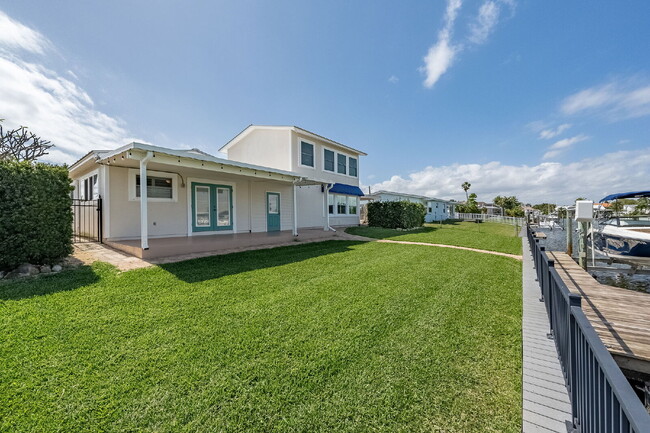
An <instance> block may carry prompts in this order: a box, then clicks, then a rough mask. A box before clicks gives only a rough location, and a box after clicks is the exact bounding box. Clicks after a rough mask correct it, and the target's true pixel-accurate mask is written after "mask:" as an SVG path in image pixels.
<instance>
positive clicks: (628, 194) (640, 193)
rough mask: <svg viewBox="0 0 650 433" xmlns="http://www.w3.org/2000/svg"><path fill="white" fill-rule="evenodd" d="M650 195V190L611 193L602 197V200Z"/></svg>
mask: <svg viewBox="0 0 650 433" xmlns="http://www.w3.org/2000/svg"><path fill="white" fill-rule="evenodd" d="M641 197H650V191H636V192H619V193H617V194H610V195H608V196H607V197H604V198H601V199H600V202H601V203H603V202H606V201H612V200H617V199H619V198H641Z"/></svg>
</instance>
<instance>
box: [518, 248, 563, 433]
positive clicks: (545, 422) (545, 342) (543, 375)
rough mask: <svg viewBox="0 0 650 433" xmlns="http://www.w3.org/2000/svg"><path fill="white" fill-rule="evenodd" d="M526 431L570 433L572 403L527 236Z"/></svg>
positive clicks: (524, 295)
mask: <svg viewBox="0 0 650 433" xmlns="http://www.w3.org/2000/svg"><path fill="white" fill-rule="evenodd" d="M522 244H523V245H522V246H523V252H524V254H523V309H524V311H523V323H522V325H523V431H524V433H529V432H562V433H566V432H567V427H566V423H565V421H568V420H570V419H571V403H570V402H569V395H568V393H567V389H566V387H565V385H564V377H563V376H562V368H561V367H560V361H559V359H558V355H557V351H556V349H555V342H554V341H553V340H549V339H548V338H547V336H546V334H547V333H548V332H549V323H548V316H547V314H546V308H545V307H544V303H543V302H540V300H539V298H540V295H541V293H540V288H539V284H538V282H537V281H535V278H536V276H535V269H533V256H532V254H531V253H530V248H529V246H528V238H527V237H526V236H523V238H522Z"/></svg>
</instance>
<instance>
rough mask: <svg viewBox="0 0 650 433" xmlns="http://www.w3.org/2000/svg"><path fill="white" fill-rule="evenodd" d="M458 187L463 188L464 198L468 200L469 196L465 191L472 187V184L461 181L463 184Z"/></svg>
mask: <svg viewBox="0 0 650 433" xmlns="http://www.w3.org/2000/svg"><path fill="white" fill-rule="evenodd" d="M460 187H461V188H463V190H464V191H465V198H466V199H467V201H468V202H469V196H468V195H467V191H469V189H470V188H471V187H472V184H471V183H469V182H463V184H462V185H461V186H460Z"/></svg>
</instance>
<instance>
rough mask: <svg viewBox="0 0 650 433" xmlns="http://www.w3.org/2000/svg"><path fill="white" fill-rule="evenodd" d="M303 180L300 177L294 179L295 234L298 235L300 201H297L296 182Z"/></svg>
mask: <svg viewBox="0 0 650 433" xmlns="http://www.w3.org/2000/svg"><path fill="white" fill-rule="evenodd" d="M301 180H303V178H300V179H298V180H294V181H293V235H294V236H298V203H297V202H296V196H297V194H296V188H297V186H296V184H297V183H298V182H300V181H301Z"/></svg>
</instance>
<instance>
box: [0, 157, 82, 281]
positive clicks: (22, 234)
mask: <svg viewBox="0 0 650 433" xmlns="http://www.w3.org/2000/svg"><path fill="white" fill-rule="evenodd" d="M70 183H71V181H70V179H69V178H68V169H67V168H66V167H61V166H54V165H48V164H41V163H39V164H31V163H29V162H14V161H0V270H11V269H13V268H16V267H17V266H18V265H20V264H22V263H31V264H35V265H41V264H53V263H55V262H57V261H59V260H61V259H62V258H63V257H66V256H67V255H69V254H71V253H72V208H71V206H72V199H71V197H70V192H71V191H72V189H73V188H72V186H71V185H70Z"/></svg>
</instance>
